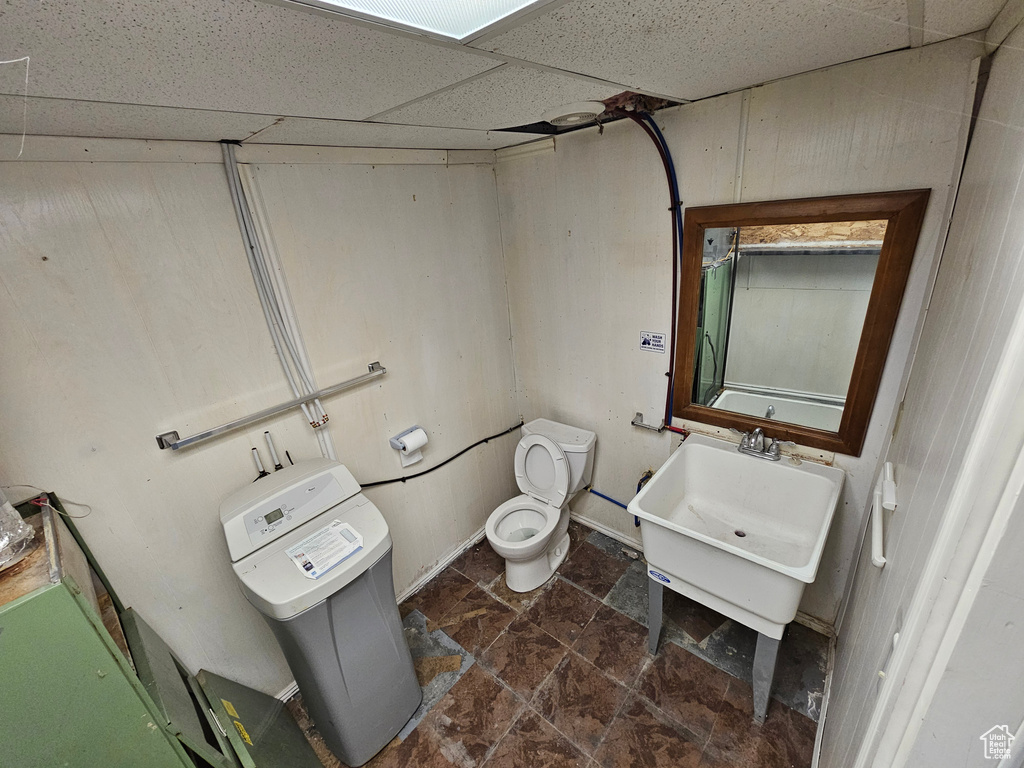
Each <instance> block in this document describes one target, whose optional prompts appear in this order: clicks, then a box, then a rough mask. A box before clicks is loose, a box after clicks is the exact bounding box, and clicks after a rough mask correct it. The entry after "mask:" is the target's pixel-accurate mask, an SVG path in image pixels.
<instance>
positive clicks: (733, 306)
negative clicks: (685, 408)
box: [692, 219, 888, 432]
mask: <svg viewBox="0 0 1024 768" xmlns="http://www.w3.org/2000/svg"><path fill="white" fill-rule="evenodd" d="M887 224H888V222H887V221H886V220H885V219H874V220H859V221H833V222H812V223H802V224H766V225H750V226H735V227H713V228H708V229H705V230H704V237H703V240H702V246H703V247H702V257H701V266H700V270H701V278H700V297H699V308H698V315H697V326H696V341H697V344H696V348H695V350H694V375H693V392H692V402H693V403H695V404H699V405H703V406H707V407H710V408H715V409H717V410H723V411H730V412H732V413H738V414H745V415H747V416H756V417H761V418H764V419H768V420H772V421H778V422H784V423H788V424H797V425H801V426H805V427H812V428H815V429H821V430H826V431H829V432H836V431H838V430H839V425H840V422H841V421H842V416H843V409H844V407H845V404H846V396H847V392H848V390H849V386H850V379H851V376H852V374H853V369H854V362H855V360H856V357H857V348H858V346H859V344H860V338H861V332H862V330H863V328H864V319H865V316H866V313H867V309H868V302H869V299H870V298H871V289H872V287H873V285H874V280H875V272H876V270H877V267H878V259H879V254H880V253H881V250H882V243H883V241H884V239H885V230H886V226H887Z"/></svg>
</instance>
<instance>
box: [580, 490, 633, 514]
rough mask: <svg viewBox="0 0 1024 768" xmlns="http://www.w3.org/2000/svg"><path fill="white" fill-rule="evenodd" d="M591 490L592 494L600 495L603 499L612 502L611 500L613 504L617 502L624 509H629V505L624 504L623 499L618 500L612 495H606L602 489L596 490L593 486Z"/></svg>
mask: <svg viewBox="0 0 1024 768" xmlns="http://www.w3.org/2000/svg"><path fill="white" fill-rule="evenodd" d="M590 492H591V493H592V494H594V495H595V496H600V497H601V498H602V499H604V500H605V501H610V502H611V503H612V504H616V505H618V506H620V507H622V508H623V509H629V507H627V506H626V505H625V504H623V503H622V502H621V501H616V500H615V499H613V498H612V497H611V496H605V495H604V494H603V493H601V492H600V491H595V490H594V489H593V488H591V489H590Z"/></svg>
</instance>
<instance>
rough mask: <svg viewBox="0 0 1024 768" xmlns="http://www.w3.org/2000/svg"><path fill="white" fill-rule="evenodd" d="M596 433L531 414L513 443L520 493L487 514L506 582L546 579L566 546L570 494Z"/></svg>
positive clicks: (584, 478) (588, 463)
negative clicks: (503, 560)
mask: <svg viewBox="0 0 1024 768" xmlns="http://www.w3.org/2000/svg"><path fill="white" fill-rule="evenodd" d="M596 439H597V438H596V435H594V433H593V432H588V431H587V430H584V429H577V428H576V427H570V426H568V425H566V424H559V423H558V422H554V421H549V420H547V419H535V420H534V421H531V422H530V423H529V424H524V425H523V437H522V439H521V440H520V441H519V445H518V446H517V447H516V458H515V474H516V482H517V483H518V484H519V489H520V490H521V491H523V493H522V494H521V495H519V496H516V497H515V498H513V499H509V500H508V501H506V502H505V503H504V504H502V505H501V506H499V507H498V508H497V509H495V510H494V512H492V513H491V515H490V517H489V518H488V519H487V526H486V532H487V541H488V542H489V543H490V545H491V547H492V548H493V549H494V551H495V552H497V553H498V554H499V555H501V556H502V557H503V558H505V583H506V584H507V585H508V588H509V589H511V590H512V591H513V592H529V591H531V590H534V589H536V588H537V587H539V586H540V585H541V584H543V583H544V582H546V581H547V580H548V579H550V578H551V576H552V575H553V574H554V572H555V570H556V569H557V568H558V566H559V565H561V564H562V561H563V560H565V556H566V555H567V554H568V552H569V534H568V530H569V508H568V504H567V502H568V499H569V498H571V496H572V494H573V493H575V492H576V491H578V490H579V489H580V488H582V487H584V486H585V485H586V484H587V483H589V482H590V476H591V471H592V467H593V454H594V443H595V442H596Z"/></svg>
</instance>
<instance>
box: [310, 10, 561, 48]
mask: <svg viewBox="0 0 1024 768" xmlns="http://www.w3.org/2000/svg"><path fill="white" fill-rule="evenodd" d="M291 2H296V3H298V4H299V5H310V6H314V7H317V8H324V9H327V10H331V11H337V12H338V13H342V14H345V15H348V16H354V17H356V18H360V19H366V20H369V21H377V22H382V23H384V24H388V25H390V26H395V27H399V28H401V29H407V30H412V31H415V32H425V33H426V34H428V35H431V36H434V37H442V38H446V39H449V40H458V41H460V42H462V41H465V40H469V39H472V38H474V37H478V36H479V35H480V34H482V33H484V32H486V31H490V30H491V29H493V28H494V27H496V26H498V25H500V24H501V23H502V22H507V21H511V20H512V19H514V18H518V17H519V16H522V15H523V14H524V13H528V12H530V11H532V10H534V9H536V8H539V7H541V6H544V5H548V4H549V3H551V2H553V0H442V1H441V2H429V3H425V2H423V0H291Z"/></svg>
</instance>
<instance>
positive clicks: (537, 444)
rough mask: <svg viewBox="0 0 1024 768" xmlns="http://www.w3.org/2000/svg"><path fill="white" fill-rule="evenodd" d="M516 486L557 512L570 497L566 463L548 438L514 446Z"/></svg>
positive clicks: (529, 437)
mask: <svg viewBox="0 0 1024 768" xmlns="http://www.w3.org/2000/svg"><path fill="white" fill-rule="evenodd" d="M515 472H516V483H518V485H519V490H521V491H523V493H525V494H528V495H529V496H532V497H533V498H534V499H537V500H538V501H540V502H542V503H543V504H546V505H550V506H552V507H554V508H555V509H556V510H557V509H559V508H561V506H562V505H563V504H564V503H565V497H566V496H567V495H568V493H569V462H568V460H566V458H565V454H564V453H563V452H562V449H561V448H559V447H558V444H557V443H555V442H554V441H553V440H551V439H550V438H548V437H545V436H544V435H539V434H532V435H527V436H526V437H524V438H523V439H522V440H520V441H519V445H517V446H516V458H515Z"/></svg>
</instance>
